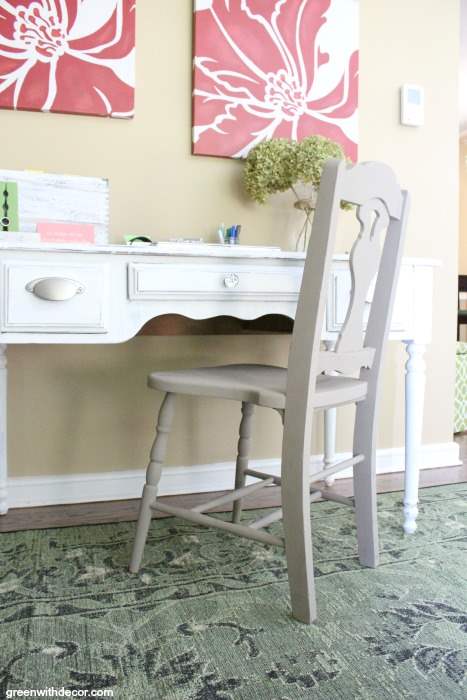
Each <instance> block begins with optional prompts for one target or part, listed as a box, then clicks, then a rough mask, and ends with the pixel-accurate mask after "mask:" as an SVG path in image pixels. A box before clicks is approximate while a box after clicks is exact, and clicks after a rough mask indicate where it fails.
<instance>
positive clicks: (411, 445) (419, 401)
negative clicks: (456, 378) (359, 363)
mask: <svg viewBox="0 0 467 700" xmlns="http://www.w3.org/2000/svg"><path fill="white" fill-rule="evenodd" d="M404 344H405V346H406V350H407V354H408V356H409V357H408V359H407V362H406V365H405V488H404V531H405V533H406V534H407V535H410V534H412V533H413V532H415V530H416V529H417V523H416V519H417V515H418V481H419V472H420V448H421V444H422V427H423V403H424V396H425V361H424V359H423V355H424V353H425V349H426V347H425V345H421V344H419V343H414V342H413V341H411V340H404Z"/></svg>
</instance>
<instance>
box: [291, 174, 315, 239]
mask: <svg viewBox="0 0 467 700" xmlns="http://www.w3.org/2000/svg"><path fill="white" fill-rule="evenodd" d="M292 191H293V193H294V194H295V196H296V198H297V199H296V201H295V203H294V207H295V209H299V210H300V211H303V213H304V215H305V221H304V222H303V226H302V228H301V229H300V231H299V233H298V236H297V240H296V243H295V250H297V251H303V252H306V250H307V247H308V242H309V238H310V233H311V227H312V223H313V213H314V211H315V208H316V198H317V194H318V193H317V190H316V188H315V187H313V185H311V184H310V183H304V182H299V183H297V184H295V185H294V186H293V187H292Z"/></svg>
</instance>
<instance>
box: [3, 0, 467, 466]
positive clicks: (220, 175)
mask: <svg viewBox="0 0 467 700" xmlns="http://www.w3.org/2000/svg"><path fill="white" fill-rule="evenodd" d="M360 5H361V79H360V86H361V87H360V95H361V97H360V105H361V113H360V114H361V116H360V134H361V136H360V158H361V159H382V160H385V161H387V162H388V163H390V164H391V165H392V166H393V167H394V168H395V169H396V171H397V173H398V175H399V177H400V181H401V182H402V183H403V184H404V185H405V186H406V187H407V188H408V189H409V190H410V191H411V193H412V197H413V207H412V214H411V219H410V228H409V235H408V242H407V249H406V253H407V254H408V255H412V256H417V255H418V256H424V257H435V258H439V259H441V260H442V262H443V267H442V269H441V270H439V272H437V274H436V297H435V309H434V342H433V345H432V346H431V348H430V350H429V352H428V353H427V368H428V386H427V402H426V405H427V410H426V420H425V429H424V440H425V442H445V441H449V440H450V439H451V437H452V430H451V426H452V396H453V365H454V327H455V307H454V304H453V303H452V299H453V298H454V297H455V280H456V277H455V276H456V274H457V235H458V234H457V231H458V221H457V209H458V204H457V203H458V194H457V179H458V178H457V173H458V168H457V158H458V137H457V130H458V115H457V67H458V39H457V37H458V27H459V17H458V14H459V9H458V2H457V0H449V1H447V2H443V3H440V2H439V1H438V0H411V2H410V3H408V2H406V0H393V1H392V2H390V3H389V2H386V3H382V2H374V0H361V2H360ZM137 22H138V27H137V41H138V47H137V111H136V117H135V119H134V120H132V121H119V120H114V119H113V120H100V119H94V118H90V117H73V116H61V115H42V114H31V113H11V112H2V113H1V115H0V123H1V126H2V133H3V134H4V135H5V134H9V135H10V137H9V138H7V139H4V140H3V141H2V159H1V162H2V167H7V168H35V169H43V170H49V171H53V172H54V171H55V172H68V173H76V174H82V175H103V176H107V177H109V178H110V181H111V191H112V239H113V240H114V241H118V240H120V239H121V236H122V235H123V234H124V233H128V232H136V233H142V232H149V233H151V234H152V235H153V236H155V237H167V236H168V235H174V234H177V235H194V234H196V235H200V234H202V235H208V234H211V233H212V232H213V231H214V230H215V228H216V225H217V224H218V223H219V222H220V221H226V222H227V221H241V222H242V224H243V231H242V236H243V241H244V242H245V243H268V244H271V243H273V244H280V245H282V246H284V247H288V246H289V245H290V242H291V232H292V231H293V230H294V226H295V222H294V221H293V218H292V215H291V214H290V211H289V209H288V208H285V207H284V206H283V204H282V203H281V202H277V201H276V202H274V203H273V204H270V205H267V206H264V207H260V206H259V205H255V204H252V203H250V202H248V201H246V200H245V199H244V197H243V195H242V193H241V188H240V184H239V182H240V173H241V165H240V163H238V162H234V161H232V160H224V159H214V158H201V157H196V158H195V157H192V156H191V155H190V81H191V2H188V0H177V1H175V2H153V0H139V2H138V20H137ZM403 82H417V83H420V84H422V85H423V86H424V87H425V90H426V124H425V126H424V127H423V128H419V129H413V128H407V127H405V128H404V127H401V126H399V125H398V88H399V86H400V85H401V84H402V83H403ZM343 245H344V244H343ZM286 353H287V340H286V339H285V338H279V337H273V336H271V337H261V338H260V339H258V338H252V337H248V338H247V337H245V338H227V337H187V338H137V339H135V340H133V341H131V342H129V343H126V344H123V345H119V346H112V347H108V346H105V347H104V346H101V347H89V346H87V347H84V346H83V347H65V346H60V347H50V346H39V347H20V346H13V347H11V348H10V349H9V352H8V358H9V368H10V375H9V382H10V383H9V390H10V405H9V415H8V420H9V455H10V465H11V473H12V474H13V475H16V476H19V475H28V474H39V473H44V474H45V473H50V474H51V473H72V472H84V471H92V470H105V469H119V468H131V467H142V466H144V465H145V462H146V456H147V450H148V447H149V443H150V441H151V438H152V428H153V423H154V416H155V411H156V408H157V405H158V402H159V397H158V396H157V394H156V393H154V392H150V391H148V390H146V388H145V377H146V374H147V372H148V371H149V370H151V369H153V368H165V367H175V366H188V365H191V364H206V363H211V362H220V361H222V362H229V361H241V360H244V361H249V360H250V361H251V360H252V361H258V362H259V361H264V362H273V363H281V362H285V361H286ZM403 363H404V356H403V351H402V349H401V347H396V346H395V345H394V344H392V348H391V351H390V352H389V353H388V358H387V362H386V367H385V375H384V385H385V386H384V390H385V393H384V400H383V411H382V416H381V431H380V439H379V445H380V446H381V447H390V446H399V445H401V444H402V436H403V434H402V425H403ZM259 414H260V415H259V420H258V432H257V439H256V447H255V455H256V456H257V457H270V456H276V455H278V454H279V444H280V426H279V420H278V417H277V416H276V415H274V414H273V413H272V412H267V411H265V410H262V411H260V412H259ZM349 417H350V411H347V412H345V413H344V414H343V418H342V419H341V422H340V423H341V429H342V430H341V433H342V440H343V439H344V438H345V437H347V436H348V434H349ZM237 418H238V407H237V406H236V405H233V404H232V405H231V404H228V405H223V406H222V410H220V406H219V405H218V404H217V402H215V401H197V400H187V401H180V405H179V412H178V415H177V419H176V430H175V434H174V439H173V441H172V444H171V448H170V456H169V462H170V463H171V464H194V463H205V462H210V461H218V460H228V459H231V458H232V456H233V451H234V446H235V433H236V423H237ZM315 448H316V449H317V448H318V445H317V444H316V445H315Z"/></svg>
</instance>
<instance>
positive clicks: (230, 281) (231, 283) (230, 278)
mask: <svg viewBox="0 0 467 700" xmlns="http://www.w3.org/2000/svg"><path fill="white" fill-rule="evenodd" d="M239 282H240V277H239V276H238V275H236V274H235V272H229V274H228V275H226V276H225V277H224V287H227V289H235V287H238V285H239Z"/></svg>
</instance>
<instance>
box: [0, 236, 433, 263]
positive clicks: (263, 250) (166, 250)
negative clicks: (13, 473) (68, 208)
mask: <svg viewBox="0 0 467 700" xmlns="http://www.w3.org/2000/svg"><path fill="white" fill-rule="evenodd" d="M2 250H4V251H24V252H29V253H47V252H49V253H51V252H55V253H86V254H88V255H89V254H92V255H99V254H101V255H103V254H105V255H126V256H144V257H148V258H151V257H161V256H171V257H202V258H205V257H209V258H223V259H225V258H253V259H256V260H261V259H276V260H281V259H282V260H296V261H300V260H304V259H305V253H303V252H296V251H290V250H282V249H281V248H275V247H268V246H247V245H235V246H229V245H220V244H210V243H204V244H195V243H188V244H178V243H156V244H154V245H149V246H144V245H133V246H131V245H92V244H79V243H30V242H28V243H24V242H20V241H18V242H11V241H0V251H2ZM348 259H349V254H348V253H342V254H336V255H334V256H333V260H334V261H336V262H339V261H341V262H346V261H347V260H348ZM403 263H404V264H412V265H420V266H429V267H438V266H439V265H440V262H439V261H438V260H434V259H431V258H404V260H403Z"/></svg>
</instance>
